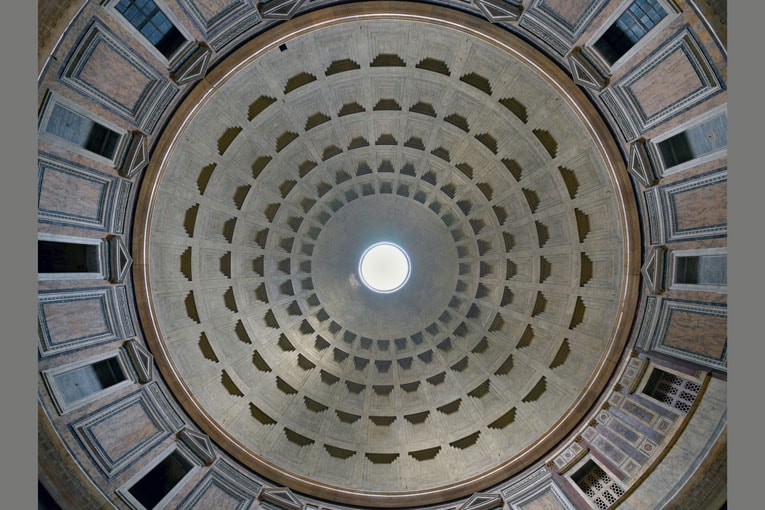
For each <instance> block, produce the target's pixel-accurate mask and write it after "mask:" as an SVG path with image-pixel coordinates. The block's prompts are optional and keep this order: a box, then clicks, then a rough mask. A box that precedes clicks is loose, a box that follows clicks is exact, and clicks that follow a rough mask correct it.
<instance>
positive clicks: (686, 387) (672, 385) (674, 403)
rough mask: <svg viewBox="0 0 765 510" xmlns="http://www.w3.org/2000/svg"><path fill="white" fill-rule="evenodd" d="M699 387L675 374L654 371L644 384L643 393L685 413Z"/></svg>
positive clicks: (697, 384)
mask: <svg viewBox="0 0 765 510" xmlns="http://www.w3.org/2000/svg"><path fill="white" fill-rule="evenodd" d="M699 390H701V385H700V384H699V383H697V382H694V381H689V380H688V379H684V378H682V377H680V376H677V375H675V374H671V373H669V372H665V371H663V370H659V369H654V371H653V372H652V373H651V376H650V377H649V379H648V383H646V385H645V388H644V389H643V393H645V394H646V395H648V396H649V397H652V398H654V399H656V400H658V401H659V402H663V403H665V404H667V405H669V406H671V407H673V408H675V409H677V410H679V411H681V412H683V413H687V412H688V411H689V410H690V409H691V406H693V401H694V400H696V396H697V395H698V394H699Z"/></svg>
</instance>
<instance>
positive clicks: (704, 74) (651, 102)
mask: <svg viewBox="0 0 765 510" xmlns="http://www.w3.org/2000/svg"><path fill="white" fill-rule="evenodd" d="M667 77H671V80H670V81H668V79H667ZM610 89H611V90H610V93H609V94H607V95H604V96H603V98H604V100H606V101H607V103H611V104H609V109H611V110H612V111H614V110H618V109H621V110H622V111H623V114H624V115H626V117H627V119H625V120H627V124H624V123H620V126H623V130H625V129H627V128H628V125H629V124H632V125H633V126H634V127H635V129H637V131H639V132H640V133H643V132H645V131H646V130H648V129H649V128H651V127H653V126H655V125H657V124H659V123H661V122H663V121H665V120H667V119H669V118H672V117H674V116H675V115H678V114H680V113H682V112H684V111H687V110H688V109H690V108H691V107H693V106H695V105H697V104H699V103H701V102H703V101H705V100H706V99H708V98H709V97H711V96H713V95H715V94H717V93H719V92H720V91H722V90H723V85H722V80H721V78H720V77H719V73H718V72H717V70H716V69H715V68H714V65H713V64H712V62H711V60H710V59H709V57H708V56H707V55H706V54H705V53H704V52H703V50H702V49H701V46H700V45H699V44H698V43H697V42H696V37H695V34H693V32H692V31H691V29H690V28H689V27H687V26H686V27H683V28H682V29H681V30H679V31H678V32H677V34H676V35H675V36H674V37H672V38H670V39H669V40H668V41H667V42H666V43H665V44H664V45H663V46H662V47H660V48H659V49H657V50H656V51H654V52H653V53H652V54H651V55H649V56H648V57H647V58H646V59H645V60H643V61H642V62H640V63H639V64H638V65H637V66H635V67H634V68H633V69H632V70H630V71H629V72H628V73H627V74H625V75H624V76H623V77H622V78H621V79H619V80H618V81H617V82H615V83H614V84H613V85H612V86H611V87H610ZM614 107H615V108H614ZM627 131H629V129H627ZM627 131H625V136H627V138H629V139H632V136H628V135H630V134H631V133H628V132H627Z"/></svg>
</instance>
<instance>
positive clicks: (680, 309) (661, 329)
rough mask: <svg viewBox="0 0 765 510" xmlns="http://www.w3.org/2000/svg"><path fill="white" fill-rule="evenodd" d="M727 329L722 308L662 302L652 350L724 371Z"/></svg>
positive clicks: (726, 320) (702, 304) (725, 308)
mask: <svg viewBox="0 0 765 510" xmlns="http://www.w3.org/2000/svg"><path fill="white" fill-rule="evenodd" d="M727 327H728V309H727V307H726V306H725V305H717V304H704V303H695V302H685V301H670V300H663V301H662V302H661V309H660V311H659V319H658V321H657V326H656V332H655V333H654V335H653V339H652V342H651V349H653V350H655V351H659V352H662V353H664V354H668V355H670V356H673V357H677V358H680V359H684V360H687V361H691V362H694V363H699V364H702V365H705V366H709V367H712V368H716V369H722V370H725V369H726V368H727V360H728V332H727Z"/></svg>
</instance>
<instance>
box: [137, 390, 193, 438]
mask: <svg viewBox="0 0 765 510" xmlns="http://www.w3.org/2000/svg"><path fill="white" fill-rule="evenodd" d="M144 390H145V391H146V395H147V396H149V398H151V399H152V400H153V401H154V403H155V404H156V405H157V409H159V411H160V412H161V413H162V414H163V415H164V416H165V418H166V419H167V421H168V422H169V423H170V424H171V425H172V430H173V431H177V430H180V429H181V428H182V427H183V426H184V425H185V422H184V421H183V418H181V416H180V415H179V414H178V412H177V411H176V410H175V409H174V408H173V406H172V404H170V401H169V400H168V399H167V396H165V393H164V392H163V390H162V389H161V388H160V387H159V383H157V382H156V381H152V382H150V383H148V384H147V385H146V386H144Z"/></svg>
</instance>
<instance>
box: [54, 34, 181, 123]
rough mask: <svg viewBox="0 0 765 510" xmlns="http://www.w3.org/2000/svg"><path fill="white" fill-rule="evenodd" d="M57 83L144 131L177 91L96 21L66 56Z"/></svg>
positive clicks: (159, 73)
mask: <svg viewBox="0 0 765 510" xmlns="http://www.w3.org/2000/svg"><path fill="white" fill-rule="evenodd" d="M61 80H62V81H63V82H64V83H66V84H67V85H69V86H70V87H72V88H74V89H76V90H78V91H79V92H81V93H83V94H85V95H86V96H88V97H90V98H92V99H93V100H95V101H97V102H99V103H101V104H102V105H103V106H104V107H105V108H107V109H109V110H111V111H113V112H114V113H116V114H118V115H120V116H122V117H123V118H125V119H126V120H129V121H131V122H134V123H135V124H136V125H138V126H139V127H141V128H142V129H143V130H145V131H147V132H151V131H152V130H153V128H154V126H155V125H156V122H157V120H158V115H159V113H160V112H161V111H163V110H164V107H165V106H166V105H167V104H168V102H169V101H170V99H171V98H172V97H173V96H174V95H175V93H176V92H177V91H178V88H177V87H176V86H175V85H174V84H173V83H172V82H171V81H170V80H169V78H168V77H167V76H164V75H163V73H161V72H160V71H159V70H157V69H155V68H153V67H152V66H150V65H149V64H148V62H146V61H145V60H143V59H142V58H141V57H139V56H138V55H136V54H135V53H133V52H132V51H131V50H130V49H129V48H128V46H127V45H126V44H125V43H123V42H122V41H120V40H119V39H118V38H117V37H116V36H115V35H114V34H113V33H112V32H111V31H110V30H109V29H108V28H107V27H106V26H104V25H103V24H102V23H101V22H100V21H99V20H97V19H94V20H93V21H92V24H91V27H90V28H89V29H88V30H86V31H85V36H84V37H83V38H82V39H81V40H80V43H79V44H78V45H77V46H76V47H75V48H74V49H73V50H72V52H71V53H70V55H69V56H68V57H67V61H66V65H65V67H64V71H63V73H62V77H61Z"/></svg>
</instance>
